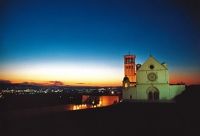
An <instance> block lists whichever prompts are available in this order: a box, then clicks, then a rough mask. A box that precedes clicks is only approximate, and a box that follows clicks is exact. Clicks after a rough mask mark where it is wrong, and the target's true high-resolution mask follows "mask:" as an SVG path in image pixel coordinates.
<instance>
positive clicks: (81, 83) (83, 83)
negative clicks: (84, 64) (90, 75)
mask: <svg viewBox="0 0 200 136" xmlns="http://www.w3.org/2000/svg"><path fill="white" fill-rule="evenodd" d="M76 84H79V85H82V84H85V83H76Z"/></svg>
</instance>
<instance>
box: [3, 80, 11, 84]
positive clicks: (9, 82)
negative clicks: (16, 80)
mask: <svg viewBox="0 0 200 136" xmlns="http://www.w3.org/2000/svg"><path fill="white" fill-rule="evenodd" d="M0 84H11V81H10V80H0Z"/></svg>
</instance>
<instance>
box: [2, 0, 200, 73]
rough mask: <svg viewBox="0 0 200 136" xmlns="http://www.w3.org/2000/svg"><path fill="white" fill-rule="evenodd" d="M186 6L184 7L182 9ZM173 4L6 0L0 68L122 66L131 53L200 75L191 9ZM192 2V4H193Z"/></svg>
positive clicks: (164, 0)
mask: <svg viewBox="0 0 200 136" xmlns="http://www.w3.org/2000/svg"><path fill="white" fill-rule="evenodd" d="M184 4H185V5H184ZM186 4H187V3H183V2H182V3H181V2H174V1H171V0H71V1H67V0H54V1H52V0H48V1H43V0H5V1H4V2H2V4H1V5H2V9H1V16H2V17H1V29H0V53H1V54H0V63H1V64H0V65H2V66H4V67H3V68H6V66H7V67H8V66H10V65H22V64H26V63H29V64H31V63H37V62H45V61H48V62H49V61H50V62H51V61H52V62H56V61H62V62H66V63H67V62H68V61H70V62H71V61H74V62H77V63H79V62H80V63H83V62H85V63H89V62H90V63H92V64H94V65H96V64H104V65H108V66H113V67H117V68H121V69H122V68H123V66H122V65H123V59H122V57H123V55H124V54H127V53H128V52H129V51H130V52H131V53H133V54H136V55H137V62H138V63H142V62H144V60H146V59H147V57H148V56H149V54H152V55H153V56H155V57H156V58H157V59H158V60H160V61H165V62H167V63H168V64H169V66H170V69H171V71H182V72H191V73H194V72H195V73H200V72H199V69H200V61H199V59H200V55H199V51H200V40H199V39H200V31H199V30H200V29H199V22H198V19H197V18H198V17H199V16H198V15H195V14H197V13H196V12H194V11H192V10H191V8H192V6H193V5H190V7H188V6H187V5H186ZM192 4H193V3H192Z"/></svg>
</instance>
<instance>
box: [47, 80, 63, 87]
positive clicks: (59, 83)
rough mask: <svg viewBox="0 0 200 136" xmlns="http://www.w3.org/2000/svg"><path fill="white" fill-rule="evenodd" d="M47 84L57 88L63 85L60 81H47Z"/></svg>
mask: <svg viewBox="0 0 200 136" xmlns="http://www.w3.org/2000/svg"><path fill="white" fill-rule="evenodd" d="M49 83H50V84H52V85H58V86H61V85H64V83H63V82H61V81H49Z"/></svg>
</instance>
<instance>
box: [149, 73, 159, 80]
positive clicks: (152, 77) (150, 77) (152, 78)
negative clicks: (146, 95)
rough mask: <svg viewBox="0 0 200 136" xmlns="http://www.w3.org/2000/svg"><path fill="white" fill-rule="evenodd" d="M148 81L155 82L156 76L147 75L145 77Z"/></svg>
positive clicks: (153, 74) (152, 74)
mask: <svg viewBox="0 0 200 136" xmlns="http://www.w3.org/2000/svg"><path fill="white" fill-rule="evenodd" d="M147 78H148V80H150V81H155V80H156V79H157V75H156V74H155V73H149V74H148V75H147Z"/></svg>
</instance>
